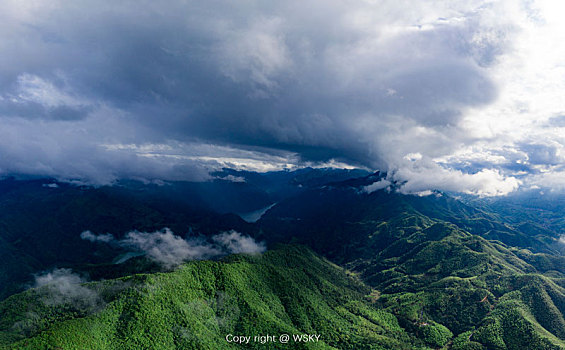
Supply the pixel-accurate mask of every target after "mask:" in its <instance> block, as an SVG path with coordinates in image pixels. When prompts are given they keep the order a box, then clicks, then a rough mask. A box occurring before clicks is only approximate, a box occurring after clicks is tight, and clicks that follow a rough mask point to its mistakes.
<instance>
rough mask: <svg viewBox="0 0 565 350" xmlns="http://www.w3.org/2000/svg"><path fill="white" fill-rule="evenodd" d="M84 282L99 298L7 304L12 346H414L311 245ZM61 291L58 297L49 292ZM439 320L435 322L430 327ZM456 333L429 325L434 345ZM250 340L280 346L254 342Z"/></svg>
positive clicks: (364, 290) (418, 344)
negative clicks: (234, 340) (246, 340)
mask: <svg viewBox="0 0 565 350" xmlns="http://www.w3.org/2000/svg"><path fill="white" fill-rule="evenodd" d="M82 288H88V290H91V291H94V292H96V295H97V296H99V302H97V303H90V304H88V305H76V304H75V303H73V302H71V301H69V300H65V301H63V302H61V303H59V304H46V302H45V301H46V300H47V299H45V295H46V293H48V290H45V287H42V288H39V289H31V290H28V291H26V292H24V293H22V294H18V295H14V296H12V297H9V298H8V299H6V300H5V301H4V302H2V303H1V304H0V315H2V316H1V318H0V327H1V329H2V333H0V334H1V337H2V338H1V339H3V340H4V341H5V342H7V343H10V344H11V345H8V346H7V348H8V349H51V348H60V349H76V348H89V349H175V348H180V349H223V348H237V347H239V346H237V345H234V344H228V343H227V342H226V340H225V337H226V335H228V334H234V335H250V336H255V335H277V336H278V335H280V334H291V335H292V334H320V335H321V337H320V341H319V342H315V343H294V342H293V341H292V340H291V342H290V343H289V344H288V345H287V346H286V347H285V348H289V349H300V348H304V349H306V348H308V349H310V348H312V349H326V348H337V349H414V348H425V345H424V341H422V340H420V339H418V338H417V337H416V336H414V335H410V334H408V333H407V332H406V331H405V330H404V329H403V328H402V327H401V326H400V325H399V323H398V320H397V318H396V317H395V316H394V315H392V314H391V313H389V312H387V311H384V310H382V309H379V308H376V307H375V306H374V305H372V304H370V303H369V302H368V301H367V300H366V298H365V296H366V295H370V293H371V289H370V288H369V287H367V286H366V285H364V284H362V283H361V282H359V281H357V280H356V279H354V278H351V277H348V276H347V274H346V273H345V272H344V271H343V270H342V269H341V268H339V267H337V266H335V265H333V264H331V263H329V262H328V261H326V260H325V259H323V258H321V257H319V256H317V255H316V254H314V253H313V252H312V251H310V250H309V249H307V248H304V247H299V246H281V247H280V248H278V249H276V250H273V251H269V252H267V253H265V254H264V255H262V256H245V255H236V256H230V257H228V258H227V259H225V260H223V261H199V262H190V263H187V264H185V265H183V266H181V267H180V268H179V269H177V270H175V271H173V272H168V273H155V274H148V275H136V276H133V277H126V278H121V279H117V280H109V281H105V282H96V283H89V284H86V285H83V286H82ZM52 297H53V296H52V295H51V296H50V298H52ZM430 328H431V327H430ZM446 332H447V333H448V332H449V331H447V330H446V329H445V327H442V326H440V325H437V326H434V329H433V331H431V332H428V331H423V332H422V334H421V337H423V339H424V340H425V341H427V342H428V343H429V344H432V345H433V344H441V343H442V342H444V340H445V339H444V338H445V337H446V334H447V333H446ZM248 347H250V348H260V349H264V348H277V349H280V348H281V344H275V343H266V344H261V343H255V342H251V343H250V344H249V346H248Z"/></svg>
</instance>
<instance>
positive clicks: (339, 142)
mask: <svg viewBox="0 0 565 350" xmlns="http://www.w3.org/2000/svg"><path fill="white" fill-rule="evenodd" d="M26 4H27V5H26V6H21V7H20V6H19V5H18V3H10V2H8V3H6V4H4V5H2V7H3V10H4V11H2V12H3V13H4V14H3V15H1V18H0V20H2V22H3V23H4V24H2V27H3V33H2V34H1V35H2V37H0V40H2V41H3V43H2V44H1V49H2V52H3V53H4V54H3V55H2V56H3V57H2V58H0V75H1V76H2V78H1V79H0V98H1V100H0V119H1V121H2V124H3V125H4V126H3V127H1V128H0V137H5V138H6V139H9V140H10V141H9V142H8V141H6V142H1V141H0V152H1V153H2V154H3V157H2V160H0V169H1V170H2V171H3V172H24V173H42V174H45V175H50V176H59V177H63V178H87V179H90V180H93V179H94V180H93V181H94V182H101V183H103V182H108V181H112V180H113V179H115V178H116V177H124V176H143V177H160V178H166V179H169V178H182V177H183V176H185V177H186V178H189V179H202V178H205V177H206V176H205V175H204V174H206V173H207V171H208V170H210V168H213V167H214V166H216V165H223V164H224V163H222V162H223V161H216V162H210V160H209V159H208V160H206V161H202V157H209V156H210V153H209V152H208V151H206V152H202V148H201V146H200V145H216V146H221V147H225V148H229V149H231V150H232V151H231V152H232V153H237V152H235V151H234V150H239V155H238V157H241V158H243V157H246V156H250V155H251V156H252V158H253V159H257V158H259V159H260V160H261V161H263V162H275V163H277V164H285V163H287V162H288V163H297V162H298V163H299V162H300V161H328V160H330V159H339V160H342V161H346V162H349V163H353V164H359V165H365V166H369V167H373V168H381V169H385V170H386V169H394V168H396V167H398V166H399V164H401V163H402V162H403V161H402V157H403V156H404V155H405V154H407V153H410V152H423V153H429V154H430V155H433V154H441V153H442V152H446V151H447V150H450V149H452V148H453V147H454V145H457V144H458V142H459V141H458V140H457V139H456V138H454V137H453V135H454V132H455V133H456V132H457V126H458V125H459V123H460V122H461V118H462V111H463V110H465V109H466V108H470V107H477V106H482V105H485V104H488V103H490V102H492V101H493V100H494V99H495V98H496V96H497V88H496V85H495V84H494V82H493V81H491V79H490V78H489V75H488V71H487V70H486V68H485V67H487V68H488V67H489V65H491V64H493V62H495V60H496V57H497V55H498V54H500V52H502V51H503V50H504V47H505V46H506V45H507V41H508V40H509V39H508V36H509V33H510V31H511V30H512V29H511V28H507V27H505V26H502V25H501V26H496V25H492V26H486V25H482V24H481V20H482V19H483V17H481V16H483V13H484V11H483V12H481V11H478V10H477V9H479V8H485V7H486V8H488V5H485V4H483V3H482V2H477V3H472V4H467V3H463V2H461V3H457V4H453V5H449V4H445V3H437V4H431V5H424V4H414V3H404V4H399V3H396V2H392V1H385V2H382V3H378V4H372V3H370V2H362V1H360V2H356V3H350V2H345V1H337V2H333V3H331V4H328V3H327V2H325V1H321V0H320V1H318V0H308V1H300V2H295V1H291V2H281V3H269V4H267V3H264V2H260V1H250V2H246V3H235V2H227V1H206V2H200V1H169V2H167V3H166V4H163V3H157V2H150V1H141V2H139V1H124V2H120V3H115V2H108V1H100V2H95V1H76V2H73V3H67V2H50V3H42V4H33V3H26ZM16 38H17V40H16ZM26 120H29V121H26ZM16 134H17V135H18V137H17V139H16V138H15V135H16ZM432 139H433V141H430V140H432ZM155 144H157V145H168V146H170V147H171V148H170V149H169V150H168V153H167V152H160V153H159V154H158V155H156V154H155V153H152V154H151V155H150V156H148V154H147V152H145V153H144V154H142V155H141V156H140V152H139V149H138V148H136V149H134V148H127V149H126V148H124V147H122V148H119V147H118V148H119V149H117V148H116V147H117V146H119V145H121V146H123V145H138V146H139V145H155ZM171 145H173V146H171ZM108 146H110V147H108ZM199 147H200V148H199ZM249 152H252V154H250V153H249ZM171 153H172V154H171ZM281 154H282V156H281ZM238 157H236V158H238ZM220 158H221V156H220Z"/></svg>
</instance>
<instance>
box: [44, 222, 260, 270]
mask: <svg viewBox="0 0 565 350" xmlns="http://www.w3.org/2000/svg"><path fill="white" fill-rule="evenodd" d="M80 237H81V238H82V239H85V240H88V241H91V242H103V243H112V244H117V245H118V246H120V247H122V248H125V249H129V250H134V251H138V252H142V253H143V254H145V255H146V256H147V257H148V258H150V259H152V260H154V261H156V262H158V263H160V264H162V265H164V266H165V267H167V268H172V267H175V266H178V265H180V264H181V263H182V262H184V261H187V260H201V259H210V258H214V257H218V256H222V255H226V254H240V253H262V252H264V251H265V250H266V245H265V243H264V242H257V241H255V240H254V239H253V238H252V237H249V236H246V235H243V234H241V233H239V232H236V231H233V230H232V231H229V232H222V233H220V234H217V235H214V236H212V237H210V239H209V240H207V239H206V238H204V237H187V238H182V237H180V236H177V235H175V234H174V233H173V232H172V231H171V230H170V229H168V228H164V229H162V230H160V231H155V232H139V231H130V232H128V233H127V234H126V235H125V237H124V238H123V239H120V240H117V241H116V240H115V239H114V236H113V235H111V234H104V235H95V234H93V233H92V232H91V231H84V232H82V233H81V235H80ZM49 277H51V275H49Z"/></svg>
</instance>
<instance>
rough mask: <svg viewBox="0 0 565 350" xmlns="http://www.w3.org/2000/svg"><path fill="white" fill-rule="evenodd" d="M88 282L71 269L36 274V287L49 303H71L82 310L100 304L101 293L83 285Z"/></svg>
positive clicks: (44, 300)
mask: <svg viewBox="0 0 565 350" xmlns="http://www.w3.org/2000/svg"><path fill="white" fill-rule="evenodd" d="M85 282H86V280H84V279H83V278H82V277H80V276H79V275H77V274H75V273H73V272H72V271H71V270H70V269H55V270H53V271H51V272H47V273H44V274H41V275H36V276H35V284H34V288H38V293H40V294H41V296H42V301H43V302H44V303H45V304H47V305H62V304H69V305H72V306H73V307H75V308H77V309H78V310H81V311H87V310H91V309H92V308H93V307H96V306H97V305H100V304H101V303H102V300H101V299H100V297H99V295H98V294H97V293H96V292H95V291H93V290H91V289H89V288H87V287H85V286H83V284H84V283H85Z"/></svg>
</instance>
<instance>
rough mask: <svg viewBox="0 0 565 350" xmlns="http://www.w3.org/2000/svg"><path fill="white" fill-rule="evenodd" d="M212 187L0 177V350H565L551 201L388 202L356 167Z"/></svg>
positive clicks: (562, 271)
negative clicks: (236, 339) (298, 339)
mask: <svg viewBox="0 0 565 350" xmlns="http://www.w3.org/2000/svg"><path fill="white" fill-rule="evenodd" d="M213 176H214V177H215V179H214V180H212V181H209V182H205V183H189V182H171V183H159V184H152V183H148V184H146V183H142V182H137V181H121V182H119V183H117V184H116V185H114V186H105V187H98V188H93V187H86V186H76V185H71V184H65V183H59V182H57V181H54V180H52V179H33V180H16V179H13V178H8V179H4V180H2V181H0V259H1V260H0V298H2V299H4V300H3V301H2V302H1V303H0V310H1V312H0V342H4V343H5V344H7V345H6V346H8V347H9V348H15V349H19V348H29V349H36V348H50V347H52V348H57V347H59V348H63V349H72V348H77V347H78V348H80V347H84V348H97V349H98V348H99V349H120V348H124V349H125V348H132V346H133V348H136V347H137V348H155V349H157V348H163V349H165V348H166V349H169V348H175V347H176V348H187V349H217V348H221V347H234V348H237V347H239V345H237V344H234V343H227V342H226V339H225V336H226V335H227V334H232V335H233V334H240V335H242V334H243V335H247V334H267V333H269V334H270V333H272V334H276V335H280V334H283V333H284V334H287V333H288V334H293V333H294V334H310V333H312V334H314V333H315V334H320V335H321V338H320V339H321V340H320V341H318V342H316V343H315V344H314V343H311V344H306V343H296V344H288V345H286V346H287V347H288V348H293V349H294V348H339V349H364V348H366V349H371V348H378V349H380V348H385V349H402V348H405V349H416V348H422V349H424V348H442V347H444V348H450V349H565V342H564V341H565V319H564V315H565V289H564V288H565V257H564V256H563V252H564V247H565V246H564V244H563V243H561V242H560V238H561V235H562V233H563V228H564V224H565V220H564V219H563V217H564V215H563V214H564V213H565V211H564V210H565V205H564V204H563V203H565V200H563V199H562V197H560V196H556V195H555V194H551V195H548V196H546V197H544V195H540V194H539V193H520V194H515V195H512V196H511V197H507V198H490V199H487V198H474V197H467V196H458V195H455V194H449V193H440V192H434V193H432V194H431V195H427V196H416V195H403V194H400V193H397V192H396V184H394V183H391V182H386V175H385V174H381V173H374V174H373V173H368V172H366V171H364V170H340V169H301V170H298V171H294V172H293V171H282V172H273V173H253V172H242V171H235V170H229V169H225V170H223V171H221V172H217V173H215V174H213ZM375 184H378V185H375ZM381 184H382V186H381ZM243 218H245V219H246V220H244V219H243ZM164 228H168V229H170V231H163V229H164ZM87 231H88V232H89V234H84V232H87ZM131 232H136V233H135V234H132V233H131ZM226 232H231V233H230V234H229V235H227V234H225V233H226ZM150 233H151V234H150ZM221 234H224V235H223V236H220V235H221ZM218 237H222V239H220V238H218ZM225 237H229V238H228V239H227V240H225V239H223V238H225ZM263 242H264V243H266V246H267V248H268V250H269V251H268V252H267V253H263V255H257V254H252V255H246V254H243V255H230V256H227V257H225V254H227V253H233V252H235V253H238V252H243V253H245V252H252V251H255V250H257V249H255V248H256V247H262V244H263ZM151 244H154V246H151ZM148 245H149V246H148ZM228 248H229V249H228ZM151 249H153V250H151ZM155 249H157V251H155ZM220 252H221V253H220ZM158 254H160V255H158ZM166 254H181V255H180V256H181V257H188V258H190V257H192V258H195V257H206V258H207V259H212V261H199V262H189V263H186V264H184V265H182V266H180V267H171V266H164V265H163V263H162V261H160V260H158V259H156V257H157V256H162V255H166ZM182 254H184V255H182ZM167 257H170V256H169V255H167ZM326 259H328V260H326ZM330 261H331V262H330ZM118 262H119V263H118ZM334 263H335V264H338V265H339V266H337V265H334ZM42 276H43V277H42ZM44 276H49V278H51V279H53V280H56V279H57V278H64V279H62V281H65V283H67V282H69V281H74V283H69V286H70V287H69V290H71V292H68V291H66V290H64V291H61V290H59V289H56V288H55V287H53V285H52V284H51V285H50V284H49V283H39V282H38V281H40V280H41V278H44V279H45V278H46V277H44ZM87 280H91V281H101V282H89V283H85V282H86V281H87ZM102 280H105V281H102ZM81 283H82V284H81ZM29 287H35V288H31V289H28V288H29ZM53 288H55V289H53ZM26 289H27V290H26ZM75 289H78V290H79V291H80V293H79V294H73V293H75V292H74V291H75ZM24 290H25V291H24ZM69 293H70V294H69ZM61 295H62V296H64V297H65V298H62V301H57V302H53V300H59V299H61V298H60V296H61ZM57 296H59V298H58V297H57ZM81 300H82V302H81ZM227 314H230V317H227V318H226V315H227ZM159 344H160V345H159ZM277 345H280V344H274V343H269V344H261V343H260V342H259V343H257V342H255V343H253V344H250V345H249V344H248V346H250V347H252V348H279V347H277ZM291 345H294V347H293V346H291ZM242 346H243V345H242Z"/></svg>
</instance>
